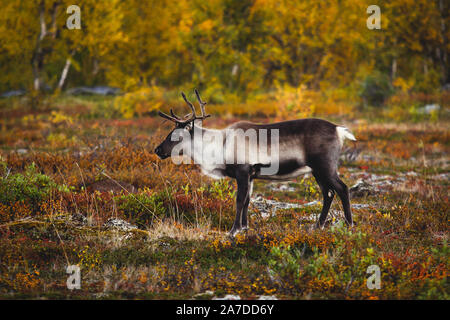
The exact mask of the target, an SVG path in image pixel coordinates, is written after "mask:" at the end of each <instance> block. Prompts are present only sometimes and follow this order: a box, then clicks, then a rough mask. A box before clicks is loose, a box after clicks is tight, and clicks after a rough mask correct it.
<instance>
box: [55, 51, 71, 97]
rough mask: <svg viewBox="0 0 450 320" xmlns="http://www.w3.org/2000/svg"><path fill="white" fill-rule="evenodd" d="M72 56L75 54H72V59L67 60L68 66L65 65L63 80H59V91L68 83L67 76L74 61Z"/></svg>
mask: <svg viewBox="0 0 450 320" xmlns="http://www.w3.org/2000/svg"><path fill="white" fill-rule="evenodd" d="M72 56H73V53H72V54H70V57H69V58H67V60H66V64H65V65H64V68H63V71H62V73H61V78H60V79H59V82H58V90H62V88H63V86H64V83H65V82H66V79H67V74H68V73H69V69H70V65H71V64H72V60H71V58H72Z"/></svg>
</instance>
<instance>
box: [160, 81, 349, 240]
mask: <svg viewBox="0 0 450 320" xmlns="http://www.w3.org/2000/svg"><path fill="white" fill-rule="evenodd" d="M195 94H196V96H197V100H198V102H199V104H200V110H201V115H200V116H197V115H196V112H195V108H194V105H193V104H192V103H191V102H189V100H188V99H187V98H186V95H185V94H184V93H183V92H182V93H181V95H182V97H183V99H184V101H185V102H186V103H187V104H188V106H189V107H190V109H191V111H192V112H191V113H190V114H188V115H186V116H185V117H183V118H181V117H179V116H177V115H175V114H174V112H173V110H172V109H171V110H170V115H169V114H166V113H163V112H161V111H159V115H160V116H161V117H162V118H164V119H167V120H170V121H172V122H173V123H174V124H175V128H174V129H173V130H172V131H171V132H170V133H169V134H168V135H167V137H166V138H165V140H164V141H163V142H162V143H161V144H160V145H159V146H158V147H156V149H155V153H156V154H157V155H158V156H159V157H160V158H161V159H166V158H168V157H170V156H172V153H173V151H174V149H175V148H176V147H177V146H178V147H177V148H178V150H180V149H181V150H182V152H179V153H178V154H177V155H185V156H187V157H188V158H190V159H193V160H194V161H195V162H196V163H198V164H199V165H200V167H201V169H202V172H203V173H205V174H207V175H209V176H211V177H213V178H223V177H230V178H233V179H235V180H236V182H237V196H236V218H235V221H234V224H233V227H232V228H231V231H230V235H231V236H232V237H234V236H235V235H236V234H237V233H238V232H240V231H242V230H245V229H248V219H247V210H248V205H249V202H250V197H251V194H252V188H253V180H254V179H264V180H279V181H282V180H290V179H293V178H296V177H298V176H299V175H302V174H305V173H307V172H312V175H313V176H314V178H315V180H316V181H317V183H318V185H319V187H320V189H321V191H322V196H323V207H322V211H321V213H320V216H319V219H318V221H317V223H316V227H317V228H322V227H323V226H324V224H325V221H326V218H327V214H328V211H329V209H330V206H331V203H332V201H333V198H334V195H335V193H337V194H338V196H339V198H340V199H341V201H342V206H343V208H344V216H345V222H346V224H347V225H348V226H352V225H353V220H352V214H351V209H350V201H349V192H348V187H347V185H346V184H345V183H344V182H343V181H342V180H341V179H340V178H339V176H338V173H337V166H338V159H339V154H340V151H341V148H342V146H343V143H344V140H345V139H349V140H352V141H356V139H355V137H354V136H353V134H352V133H351V132H350V131H349V130H348V129H347V128H346V127H343V126H338V125H336V124H333V123H331V122H329V121H326V120H322V119H315V118H307V119H299V120H290V121H283V122H277V123H271V124H257V123H253V122H248V121H240V122H236V123H234V124H232V125H231V126H229V127H227V128H225V129H222V130H217V129H208V128H203V126H202V123H203V120H205V119H206V118H208V117H210V115H209V114H206V113H205V105H206V102H204V101H202V99H201V97H200V94H199V92H198V91H197V90H196V89H195ZM249 130H254V131H260V132H262V131H269V132H276V133H277V135H278V141H276V143H274V141H270V142H269V143H267V144H268V149H270V150H271V151H272V150H273V149H277V152H275V157H267V156H266V157H264V156H263V157H255V155H254V152H252V151H251V147H252V146H253V147H255V146H256V147H259V145H260V144H261V141H262V140H261V138H260V137H259V139H258V138H257V139H256V140H253V141H250V142H249V143H245V145H244V144H243V143H240V144H231V145H232V147H231V148H226V150H225V151H223V152H221V153H220V156H219V158H220V157H223V158H224V160H225V161H222V162H220V161H215V162H214V161H212V160H211V157H208V156H205V150H208V149H209V150H210V151H211V150H215V151H217V150H219V149H220V148H221V147H223V146H226V145H228V142H230V141H231V140H233V141H234V140H235V138H236V134H235V132H237V131H238V132H241V133H242V132H244V135H245V132H247V131H249ZM180 132H181V133H182V134H180ZM175 133H178V134H175ZM184 133H185V134H184ZM208 135H210V136H215V137H221V139H222V140H220V139H219V142H217V141H216V142H211V141H209V140H208V139H206V140H204V139H203V141H201V143H197V142H198V141H199V139H200V140H202V138H204V137H206V136H208ZM181 136H182V137H183V138H182V139H181V141H179V140H180V137H181ZM246 141H247V140H246ZM241 142H242V141H241ZM199 145H200V147H199ZM180 146H182V148H179V147H180ZM239 153H240V154H245V156H243V157H241V159H240V160H241V161H236V160H237V156H239ZM274 163H275V164H276V166H275V167H276V170H272V171H271V172H269V174H268V173H267V170H266V172H265V173H264V172H263V170H264V169H267V168H268V167H273V164H274Z"/></svg>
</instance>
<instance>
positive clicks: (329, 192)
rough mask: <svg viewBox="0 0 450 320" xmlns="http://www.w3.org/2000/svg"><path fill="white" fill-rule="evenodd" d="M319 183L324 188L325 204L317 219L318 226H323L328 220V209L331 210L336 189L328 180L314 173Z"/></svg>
mask: <svg viewBox="0 0 450 320" xmlns="http://www.w3.org/2000/svg"><path fill="white" fill-rule="evenodd" d="M314 177H315V178H316V181H317V184H318V185H319V187H320V189H321V190H322V196H323V206H322V212H321V213H320V216H319V220H318V221H317V224H316V227H317V228H322V227H323V226H324V224H325V221H326V220H327V215H328V211H329V210H330V206H331V203H332V202H333V198H334V190H333V189H331V188H330V184H329V183H328V182H326V181H323V180H321V179H320V178H319V177H318V176H316V175H314Z"/></svg>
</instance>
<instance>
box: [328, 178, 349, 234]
mask: <svg viewBox="0 0 450 320" xmlns="http://www.w3.org/2000/svg"><path fill="white" fill-rule="evenodd" d="M332 187H333V189H334V190H335V191H336V193H337V194H338V196H339V198H341V201H342V207H343V208H344V215H345V223H347V225H349V226H353V219H352V211H351V209H350V196H349V193H348V187H347V185H346V184H345V183H344V182H342V180H341V179H339V177H338V176H337V175H335V177H334V178H333V179H332Z"/></svg>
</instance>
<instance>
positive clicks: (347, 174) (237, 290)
mask: <svg viewBox="0 0 450 320" xmlns="http://www.w3.org/2000/svg"><path fill="white" fill-rule="evenodd" d="M89 108H91V105H89V104H87V105H85V104H83V103H81V102H80V104H79V105H76V106H75V107H74V106H73V105H71V106H70V108H69V107H65V106H53V105H50V106H48V105H47V106H44V107H41V108H37V109H35V110H32V111H30V110H29V109H25V108H24V107H22V106H21V105H20V104H17V105H14V107H10V106H8V107H3V108H1V109H0V111H1V117H0V155H1V166H0V177H1V184H0V188H1V190H0V191H1V195H0V297H1V298H47V299H57V298H64V299H66V298H68V299H72V298H87V299H98V298H102V299H110V298H120V299H130V298H152V299H154V298H157V299H175V298H194V299H210V298H213V297H222V296H224V295H226V294H233V295H239V297H241V298H244V299H256V298H258V297H261V296H273V297H276V298H277V299H336V298H337V299H448V298H449V291H448V289H449V286H448V282H447V274H448V270H449V249H448V244H447V242H448V236H449V175H450V170H449V157H448V154H449V151H450V144H449V130H448V121H443V120H439V119H434V120H430V119H426V118H424V119H419V120H417V119H416V121H415V122H410V121H400V122H398V121H397V122H394V121H389V119H384V120H383V121H375V120H374V119H372V118H371V116H370V115H366V116H365V117H364V116H354V117H352V118H346V117H337V116H336V117H333V118H332V119H329V120H332V121H335V122H339V123H340V124H345V125H346V126H348V127H349V128H350V129H351V131H352V132H353V133H354V135H355V136H356V137H357V139H358V142H357V144H356V145H354V144H353V143H350V142H348V141H347V142H346V144H345V147H344V150H343V155H342V157H341V164H340V168H339V174H340V176H341V178H342V180H343V181H344V182H345V183H346V184H347V185H348V186H349V187H352V186H353V188H352V192H351V194H352V199H351V203H352V208H353V214H354V220H355V221H356V222H357V225H356V226H354V227H353V228H347V227H346V226H345V225H344V223H343V218H342V206H341V204H340V202H339V201H337V200H336V199H335V201H334V202H333V205H332V208H331V213H330V215H329V222H328V224H327V226H326V227H325V228H324V229H321V230H316V229H314V228H312V226H313V225H314V222H315V220H316V218H317V214H318V213H319V212H320V208H321V197H320V193H319V189H318V186H317V184H316V183H315V181H314V179H313V178H312V177H311V176H308V175H307V176H304V177H300V178H298V179H296V180H293V181H290V182H286V183H266V182H262V181H258V182H256V184H255V188H254V194H253V199H252V203H251V205H250V210H249V215H250V222H249V223H250V229H249V230H248V232H246V233H241V234H238V236H237V237H236V238H234V239H232V238H230V237H229V236H228V233H227V231H228V230H229V229H230V228H231V225H232V222H233V219H234V195H235V185H234V182H233V181H231V180H226V179H225V180H211V179H209V178H207V177H205V176H202V175H201V173H200V170H199V169H198V168H197V167H195V166H194V165H181V166H176V165H174V164H172V162H171V161H170V160H165V161H161V160H159V159H158V158H157V157H156V156H155V155H154V154H153V152H152V150H154V148H155V146H156V145H157V144H158V143H159V142H160V141H161V140H162V138H163V137H164V135H165V134H166V133H167V132H168V130H169V127H170V124H169V123H168V122H164V121H163V120H162V119H160V118H158V117H155V116H152V115H149V116H145V117H140V118H138V119H131V120H123V119H102V118H99V117H98V116H96V117H94V116H90V113H89ZM236 120H238V118H236V117H227V118H226V119H219V117H218V116H215V117H212V118H211V119H208V126H211V127H219V128H220V127H224V126H226V125H227V124H230V123H232V122H233V121H236ZM252 120H255V121H264V122H268V121H271V119H270V118H269V117H267V118H253V119H252ZM205 126H206V122H205ZM68 265H78V266H79V267H80V268H81V288H80V289H79V290H76V289H75V290H69V289H68V288H67V284H66V281H67V278H68V276H69V275H68V274H67V273H66V268H67V266H68ZM371 265H376V266H378V267H379V268H380V272H381V273H380V277H381V279H380V285H381V288H380V289H369V288H368V286H367V281H368V279H369V278H370V276H371V273H370V272H369V273H368V272H367V269H368V267H369V266H371Z"/></svg>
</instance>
